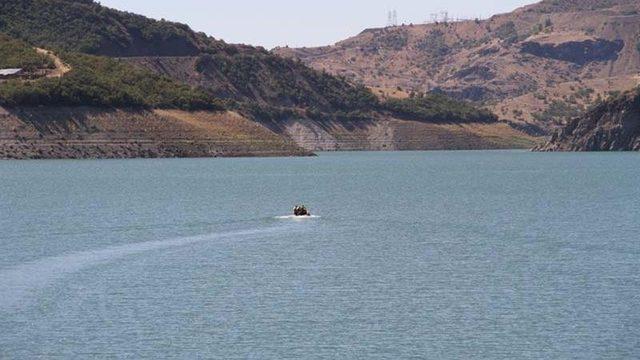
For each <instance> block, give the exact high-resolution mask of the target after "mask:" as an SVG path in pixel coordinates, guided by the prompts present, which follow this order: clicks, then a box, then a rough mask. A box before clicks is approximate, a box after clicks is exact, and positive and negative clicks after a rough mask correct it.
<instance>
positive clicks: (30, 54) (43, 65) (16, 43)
mask: <svg viewBox="0 0 640 360" xmlns="http://www.w3.org/2000/svg"><path fill="white" fill-rule="evenodd" d="M53 67H54V64H53V61H52V60H51V58H49V57H48V56H46V55H43V54H39V53H38V52H37V51H36V50H35V49H34V48H33V47H31V46H29V45H28V44H26V43H24V42H23V41H20V40H16V39H12V38H10V37H9V36H7V35H4V34H0V68H2V69H6V68H21V69H24V70H27V71H33V70H37V69H50V68H53Z"/></svg>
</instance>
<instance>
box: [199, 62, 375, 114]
mask: <svg viewBox="0 0 640 360" xmlns="http://www.w3.org/2000/svg"><path fill="white" fill-rule="evenodd" d="M196 70H198V72H200V73H202V74H203V75H205V76H206V77H209V78H219V80H220V81H225V82H228V83H231V84H232V85H233V87H234V89H235V90H237V92H236V93H229V91H227V94H226V97H228V98H231V99H233V100H236V101H240V102H247V101H262V102H265V101H266V102H268V103H269V104H271V105H272V106H285V107H304V108H313V109H315V110H317V111H325V112H326V111H337V110H341V111H353V110H357V109H363V108H364V109H370V108H372V107H374V106H375V104H376V103H377V100H376V97H375V96H374V95H373V94H372V93H371V92H370V91H369V90H368V89H366V88H365V87H363V86H354V85H351V84H350V83H349V82H348V81H346V80H345V79H343V78H341V77H337V76H333V75H329V74H327V73H324V72H318V71H316V70H313V69H311V68H309V67H307V66H305V65H303V64H302V63H300V62H297V61H294V60H290V59H285V58H281V57H278V56H274V55H272V54H269V53H263V52H257V51H254V52H252V53H237V54H233V55H228V54H226V53H218V54H206V55H203V56H201V57H200V58H199V59H198V61H197V63H196ZM212 90H213V92H214V93H215V94H216V95H217V96H219V97H225V92H224V91H220V90H217V89H212Z"/></svg>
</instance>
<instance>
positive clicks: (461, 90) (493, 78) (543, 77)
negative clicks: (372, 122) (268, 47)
mask: <svg viewBox="0 0 640 360" xmlns="http://www.w3.org/2000/svg"><path fill="white" fill-rule="evenodd" d="M425 11H426V9H425ZM639 35H640V2H638V1H635V0H586V1H583V0H548V1H547V0H545V1H542V2H541V3H538V4H535V5H531V6H527V7H523V8H520V9H517V10H515V11H514V12H512V13H508V14H502V15H496V16H494V17H492V18H490V19H488V20H486V21H464V22H454V23H436V24H427V25H403V26H398V27H389V28H380V29H369V30H365V31H363V32H362V33H361V34H359V35H357V36H355V37H353V38H351V39H347V40H344V41H341V42H339V43H337V44H335V45H334V46H328V47H321V48H302V49H290V48H278V49H275V50H274V52H275V53H277V54H280V55H284V56H290V57H294V58H299V59H301V60H302V61H304V62H305V63H307V64H308V65H310V66H312V67H314V68H316V69H324V70H327V71H328V72H330V73H333V74H338V75H342V76H345V77H347V78H351V79H353V80H355V81H362V82H364V84H366V85H368V86H370V87H372V88H374V89H376V90H377V91H378V92H379V93H381V94H386V95H389V96H406V94H408V93H410V92H412V91H433V90H439V91H444V92H446V93H448V94H450V95H452V96H455V97H458V98H461V99H466V100H472V101H475V102H478V103H480V104H483V105H485V106H487V107H489V108H490V109H492V110H494V111H495V112H496V113H497V114H498V115H499V116H500V117H501V118H502V119H508V120H515V121H521V122H533V123H536V124H538V125H541V126H544V127H545V128H547V129H553V128H555V127H558V126H561V125H563V124H564V123H566V122H567V121H568V119H570V118H571V117H572V116H575V115H578V114H579V113H580V112H581V111H583V110H584V109H585V108H586V107H587V106H588V105H589V104H590V103H592V102H593V101H595V100H596V99H597V98H598V97H602V98H606V97H607V96H608V95H609V93H610V92H612V91H623V90H627V89H630V88H633V87H634V86H635V85H637V84H638V81H639V79H640V78H639V76H638V74H639V73H640V38H639Z"/></svg>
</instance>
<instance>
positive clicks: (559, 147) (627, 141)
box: [536, 88, 640, 151]
mask: <svg viewBox="0 0 640 360" xmlns="http://www.w3.org/2000/svg"><path fill="white" fill-rule="evenodd" d="M536 150H538V151H631V150H634V151H640V88H638V89H636V90H634V91H629V92H627V93H624V94H622V95H620V96H618V97H615V98H613V99H611V100H608V101H605V102H603V103H601V104H598V105H597V106H595V107H594V108H593V109H591V110H590V111H588V112H587V113H586V114H585V115H583V116H580V117H578V118H576V119H574V120H573V121H571V122H570V123H569V124H568V125H567V126H566V127H565V128H563V129H562V130H559V131H558V132H556V133H555V134H554V135H553V136H552V137H551V140H550V141H549V142H548V143H546V144H544V145H543V146H540V147H538V148H537V149H536Z"/></svg>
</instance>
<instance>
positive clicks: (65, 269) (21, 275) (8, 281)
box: [0, 226, 283, 311]
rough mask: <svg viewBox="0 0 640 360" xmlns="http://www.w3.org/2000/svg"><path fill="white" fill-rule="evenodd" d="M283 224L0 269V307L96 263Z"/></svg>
mask: <svg viewBox="0 0 640 360" xmlns="http://www.w3.org/2000/svg"><path fill="white" fill-rule="evenodd" d="M282 230H283V227H282V226H279V227H271V228H267V229H255V230H245V231H235V232H227V233H217V234H208V235H200V236H193V237H183V238H176V239H170V240H159V241H149V242H143V243H133V244H126V245H118V246H112V247H108V248H104V249H99V250H91V251H82V252H76V253H70V254H66V255H60V256H54V257H49V258H44V259H40V260H36V261H34V262H29V263H25V264H21V265H17V266H14V267H10V268H7V269H3V270H0V311H3V310H12V309H15V308H17V307H21V306H23V305H24V304H25V300H26V299H28V298H30V297H32V296H33V295H35V294H36V292H37V291H38V290H40V289H43V288H45V287H47V286H48V285H50V284H51V283H53V282H54V281H56V280H59V279H61V278H63V277H64V276H66V275H69V274H73V273H77V272H79V271H82V270H84V269H86V268H89V267H93V266H96V265H99V264H104V263H109V262H113V261H115V260H118V259H121V258H124V257H127V256H132V255H136V254H141V253H145V252H149V251H154V250H163V249H170V248H175V247H181V246H187V245H190V244H195V243H201V242H208V241H214V240H222V239H238V238H241V239H243V240H244V239H247V237H253V236H256V237H258V236H264V235H267V234H269V233H273V232H277V231H282Z"/></svg>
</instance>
